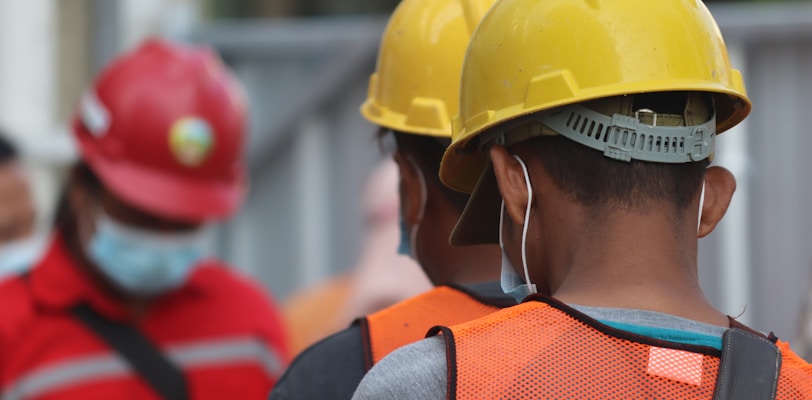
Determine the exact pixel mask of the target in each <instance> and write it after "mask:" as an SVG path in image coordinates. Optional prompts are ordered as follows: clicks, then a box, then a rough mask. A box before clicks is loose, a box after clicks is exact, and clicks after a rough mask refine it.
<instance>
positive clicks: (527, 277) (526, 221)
mask: <svg viewBox="0 0 812 400" xmlns="http://www.w3.org/2000/svg"><path fill="white" fill-rule="evenodd" d="M513 158H515V159H516V161H518V162H519V165H521V167H522V172H524V184H525V186H527V208H526V209H525V212H524V223H523V225H524V226H523V227H522V267H524V279H525V283H527V285H528V286H529V287H530V288H531V290H532V291H533V292H536V285H534V284H532V283H531V282H530V270H528V268H527V227H528V226H529V225H530V206H531V205H532V204H533V186H532V185H531V184H530V173H529V172H528V171H527V166H526V165H525V164H524V161H522V159H521V158H519V156H516V155H514V156H513Z"/></svg>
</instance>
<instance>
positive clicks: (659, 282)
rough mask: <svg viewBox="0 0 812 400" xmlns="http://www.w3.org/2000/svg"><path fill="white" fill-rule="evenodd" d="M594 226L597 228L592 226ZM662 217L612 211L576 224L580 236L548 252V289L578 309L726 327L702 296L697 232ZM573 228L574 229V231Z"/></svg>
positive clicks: (721, 318) (669, 217) (667, 216)
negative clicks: (590, 221) (603, 309)
mask: <svg viewBox="0 0 812 400" xmlns="http://www.w3.org/2000/svg"><path fill="white" fill-rule="evenodd" d="M596 225H597V226H596ZM684 225H685V224H682V223H677V222H676V221H675V219H674V218H673V217H672V216H669V215H667V214H664V213H649V214H636V213H629V212H615V213H613V214H612V216H611V217H610V218H606V219H605V220H603V221H601V222H600V223H598V224H592V225H591V226H589V225H587V224H578V225H576V226H580V227H581V228H580V232H579V234H578V235H574V236H571V237H575V238H579V239H577V240H575V241H571V242H569V243H568V244H563V245H562V246H559V249H558V251H555V250H553V252H552V256H553V260H552V263H548V265H554V266H556V267H554V268H553V271H552V275H548V276H549V277H550V282H551V285H550V289H551V293H552V295H553V296H554V297H556V298H558V299H559V300H561V301H563V302H566V303H570V304H577V305H584V306H595V307H614V308H629V309H641V310H649V311H657V312H662V313H666V314H671V315H676V316H680V317H684V318H688V319H691V320H695V321H700V322H705V323H709V324H715V325H720V326H727V325H728V320H727V317H726V316H725V315H724V314H722V313H721V312H719V311H718V310H716V309H715V308H714V307H713V306H712V305H711V304H710V302H709V301H708V300H707V299H706V298H705V296H704V294H703V293H702V289H701V288H700V286H699V279H698V274H697V266H696V244H697V243H696V234H695V232H693V233H692V231H691V230H692V229H695V228H691V227H690V226H687V227H686V226H684ZM577 229H578V228H576V230H577Z"/></svg>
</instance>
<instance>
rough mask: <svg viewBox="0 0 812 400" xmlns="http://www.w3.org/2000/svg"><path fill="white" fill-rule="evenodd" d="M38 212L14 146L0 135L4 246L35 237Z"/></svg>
mask: <svg viewBox="0 0 812 400" xmlns="http://www.w3.org/2000/svg"><path fill="white" fill-rule="evenodd" d="M35 223H36V209H35V207H34V200H33V197H32V195H31V188H30V184H29V182H28V176H27V174H26V172H25V168H24V167H23V165H21V162H20V160H19V155H18V153H17V149H16V148H15V146H14V144H12V143H11V142H10V141H9V140H8V139H7V136H6V135H4V134H2V133H0V246H3V245H7V244H10V243H13V242H17V241H20V240H24V239H26V238H29V237H31V236H32V235H33V234H34V225H35Z"/></svg>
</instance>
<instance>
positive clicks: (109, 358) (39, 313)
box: [0, 238, 288, 400]
mask: <svg viewBox="0 0 812 400" xmlns="http://www.w3.org/2000/svg"><path fill="white" fill-rule="evenodd" d="M82 302H84V303H87V304H89V305H90V306H91V307H93V309H95V310H96V311H97V312H98V313H99V314H101V315H103V316H105V317H107V318H111V319H115V320H119V321H127V320H130V321H131V323H132V324H133V325H134V326H135V327H136V328H137V329H138V330H139V331H140V332H141V333H142V334H143V335H145V336H146V337H147V338H149V339H150V341H151V342H152V343H153V344H155V345H156V346H158V347H159V348H161V349H162V350H163V352H164V354H165V355H166V356H167V358H169V359H170V360H172V361H174V363H175V364H176V365H177V366H178V367H179V368H180V369H182V370H183V371H184V374H185V376H186V380H187V386H188V388H189V394H190V399H265V398H266V397H267V395H268V393H269V392H270V389H271V388H272V386H273V385H274V383H275V382H276V380H277V378H278V377H279V375H280V374H281V373H282V371H283V369H284V368H285V366H286V364H287V361H288V355H287V349H286V346H285V341H284V333H283V332H284V330H283V327H282V324H281V318H280V316H279V314H278V312H277V311H276V308H275V306H274V305H273V304H272V303H271V302H270V301H269V299H268V298H266V297H265V296H264V295H263V292H262V290H260V289H259V288H257V287H256V286H254V285H253V284H251V283H249V282H248V281H247V280H245V279H243V278H240V277H238V276H236V275H235V274H234V273H232V272H231V271H229V270H228V269H226V268H224V267H223V266H222V265H220V264H217V263H215V262H206V263H205V264H204V265H201V266H199V267H198V268H197V269H196V270H195V272H194V273H193V275H192V276H191V278H190V280H189V281H188V282H187V284H186V285H185V286H184V287H183V288H181V289H179V290H176V291H174V292H172V293H169V294H167V295H165V296H163V297H162V298H159V299H157V300H156V301H155V303H153V305H152V306H151V307H150V309H149V310H148V311H147V313H146V314H145V315H144V316H142V317H140V318H139V319H138V320H132V318H130V317H128V314H127V312H126V311H125V310H124V309H123V308H122V307H121V306H120V305H119V304H118V303H117V302H116V301H114V300H113V299H112V298H110V297H109V296H108V295H106V294H105V292H103V291H101V290H100V289H99V288H98V287H96V286H95V285H93V284H92V282H91V281H90V280H89V279H88V278H87V276H86V275H85V273H84V272H83V271H82V270H81V269H80V268H79V267H78V266H77V265H76V262H75V261H73V259H72V258H71V256H70V254H69V253H68V251H67V249H66V247H65V245H64V244H63V242H62V240H60V239H59V238H57V239H55V240H54V241H53V243H52V244H51V247H50V249H49V251H48V253H47V254H46V256H45V258H44V259H43V260H42V261H41V262H40V263H39V265H37V266H36V267H35V268H34V269H33V270H32V271H31V273H30V274H29V275H27V276H25V277H16V278H13V279H11V280H8V281H5V282H3V283H2V284H0V304H1V305H2V306H0V390H1V392H0V398H2V399H3V400H17V399H42V400H45V399H48V400H70V399H81V400H94V399H116V400H124V399H158V397H157V395H156V394H155V392H154V391H153V390H152V388H150V387H149V386H148V385H147V384H146V383H145V382H144V381H143V380H142V379H141V378H140V377H138V376H136V375H134V374H133V372H132V370H131V368H130V367H129V365H128V364H127V362H126V361H125V360H124V359H123V358H122V357H121V356H119V355H118V353H116V352H115V350H113V349H111V348H110V347H109V346H107V345H106V344H105V343H104V342H102V340H101V339H100V338H99V337H97V336H96V334H95V333H93V332H91V331H90V330H89V329H88V328H86V327H85V326H84V325H82V323H81V322H79V321H78V320H76V319H75V318H74V317H73V316H71V314H70V309H71V308H72V307H73V306H75V305H77V304H80V303H82Z"/></svg>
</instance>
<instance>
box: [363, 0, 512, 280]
mask: <svg viewBox="0 0 812 400" xmlns="http://www.w3.org/2000/svg"><path fill="white" fill-rule="evenodd" d="M492 3H493V0H439V1H438V0H406V1H403V2H401V4H400V5H399V6H398V8H397V10H395V12H394V14H393V15H392V17H391V19H390V21H389V24H388V26H387V29H386V32H385V33H384V36H383V39H382V42H381V48H380V52H379V58H378V66H377V70H376V72H375V74H373V75H372V78H371V79H370V88H369V98H368V99H367V101H366V102H365V103H364V105H363V106H362V107H361V113H362V114H363V115H364V117H365V118H366V119H367V120H369V121H370V122H372V123H374V124H376V125H378V126H380V127H381V128H382V132H383V133H382V134H383V135H390V134H392V135H394V138H395V143H396V148H397V150H396V151H395V153H394V158H395V161H396V162H397V163H398V167H399V168H400V174H401V186H400V193H401V210H402V217H403V224H404V229H403V240H404V243H405V242H409V246H407V247H410V250H411V253H412V256H413V257H415V258H416V259H417V261H418V262H419V263H420V264H421V266H422V267H423V269H424V270H425V271H426V273H427V274H428V276H429V278H430V279H431V280H432V282H433V283H435V284H443V283H448V282H451V281H454V280H455V279H463V276H464V275H466V274H468V278H472V279H475V280H484V279H489V278H492V277H491V276H484V275H492V274H490V273H487V274H484V275H483V274H482V273H481V271H480V270H479V268H478V265H470V264H479V265H484V264H487V263H493V262H495V261H496V257H497V256H498V253H497V252H496V250H495V249H488V248H485V249H481V251H485V252H489V253H490V255H488V256H485V257H484V259H483V257H482V254H481V251H480V250H477V249H468V250H466V251H464V252H463V251H460V250H458V249H457V250H455V249H453V248H451V247H450V246H449V244H448V235H449V233H450V231H451V228H452V227H453V225H454V222H455V221H456V219H457V217H458V216H459V213H460V212H461V211H462V208H463V206H464V204H465V200H466V196H464V195H462V194H459V193H456V192H454V191H452V190H449V189H447V188H445V187H444V186H443V185H442V184H440V182H439V179H438V178H437V172H438V170H439V166H440V160H441V158H442V154H443V151H444V150H445V148H446V147H447V145H448V144H449V140H448V138H449V137H450V136H451V119H452V116H453V115H454V114H455V113H456V112H457V110H458V93H459V75H460V71H461V68H462V62H463V58H464V56H465V47H466V45H467V43H468V39H469V38H470V36H471V34H472V33H473V31H474V29H475V28H476V26H477V24H478V23H479V21H480V19H481V17H482V16H483V15H484V14H485V12H486V11H487V10H488V8H489V7H490V6H491V4H492ZM472 254H474V255H473V256H472ZM477 257H478V258H479V262H477V263H471V262H469V261H470V260H473V259H476V258H477ZM465 263H468V264H469V266H468V268H467V270H466V271H462V270H461V268H460V267H459V266H460V265H462V264H465Z"/></svg>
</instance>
